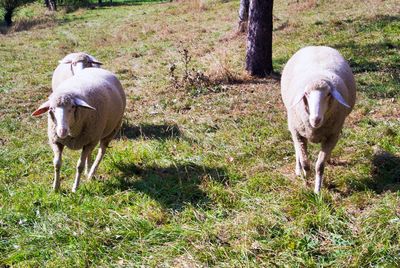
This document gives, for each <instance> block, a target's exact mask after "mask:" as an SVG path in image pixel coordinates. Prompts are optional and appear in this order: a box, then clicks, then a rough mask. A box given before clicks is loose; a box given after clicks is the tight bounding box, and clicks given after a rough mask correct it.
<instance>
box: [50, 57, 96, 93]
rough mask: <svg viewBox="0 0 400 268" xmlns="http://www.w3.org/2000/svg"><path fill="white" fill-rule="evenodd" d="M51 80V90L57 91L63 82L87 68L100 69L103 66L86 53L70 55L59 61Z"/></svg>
mask: <svg viewBox="0 0 400 268" xmlns="http://www.w3.org/2000/svg"><path fill="white" fill-rule="evenodd" d="M59 63H60V64H59V65H58V66H57V68H56V69H55V70H54V73H53V77H52V79H51V88H52V89H53V90H55V89H56V88H57V87H58V85H59V84H61V82H63V81H64V80H66V79H68V78H70V77H71V76H73V75H74V74H77V73H78V72H79V71H81V70H83V69H85V68H90V67H94V68H100V66H101V65H102V63H101V62H99V61H98V60H97V59H96V58H95V57H93V56H91V55H89V54H86V53H84V52H76V53H70V54H68V55H67V56H65V57H64V58H63V59H62V60H60V61H59Z"/></svg>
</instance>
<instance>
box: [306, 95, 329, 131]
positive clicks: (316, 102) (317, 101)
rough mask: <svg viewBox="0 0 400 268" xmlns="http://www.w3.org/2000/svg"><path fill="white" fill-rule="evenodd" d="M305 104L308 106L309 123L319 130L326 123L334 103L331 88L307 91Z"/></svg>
mask: <svg viewBox="0 0 400 268" xmlns="http://www.w3.org/2000/svg"><path fill="white" fill-rule="evenodd" d="M304 98H305V103H306V105H308V112H309V117H308V121H309V123H310V125H311V127H313V128H319V127H320V126H322V124H323V123H324V117H325V114H326V112H327V111H328V108H329V103H330V102H331V101H332V95H331V91H330V88H326V87H324V88H315V89H311V90H307V91H306V92H305V94H304Z"/></svg>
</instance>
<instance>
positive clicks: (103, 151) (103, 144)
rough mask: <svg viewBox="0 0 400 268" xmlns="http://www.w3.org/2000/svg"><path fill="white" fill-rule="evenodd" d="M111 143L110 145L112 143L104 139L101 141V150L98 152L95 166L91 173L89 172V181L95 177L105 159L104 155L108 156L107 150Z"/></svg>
mask: <svg viewBox="0 0 400 268" xmlns="http://www.w3.org/2000/svg"><path fill="white" fill-rule="evenodd" d="M109 143H110V141H104V139H103V140H101V141H100V147H99V150H98V152H97V156H96V159H95V160H94V162H93V165H92V167H91V168H90V171H89V174H88V179H89V180H91V179H92V177H93V175H94V173H95V172H96V170H97V168H98V166H99V164H100V162H101V160H102V159H103V157H104V155H105V154H106V150H107V147H108V144H109Z"/></svg>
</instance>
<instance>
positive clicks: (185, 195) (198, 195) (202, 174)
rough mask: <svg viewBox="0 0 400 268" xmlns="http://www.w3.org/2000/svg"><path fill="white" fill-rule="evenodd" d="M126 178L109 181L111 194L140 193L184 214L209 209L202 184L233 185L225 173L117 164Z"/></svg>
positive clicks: (188, 167) (188, 166)
mask: <svg viewBox="0 0 400 268" xmlns="http://www.w3.org/2000/svg"><path fill="white" fill-rule="evenodd" d="M116 168H117V169H118V170H119V171H121V172H122V175H121V176H119V177H117V178H116V179H114V180H110V181H105V185H104V187H105V188H106V189H107V192H108V193H109V192H115V191H139V192H142V193H144V194H146V195H148V196H149V197H151V198H152V199H154V200H156V201H157V202H159V203H160V204H161V205H162V206H163V207H165V208H168V209H173V210H176V211H181V210H182V209H184V207H185V206H187V205H188V204H190V205H193V206H196V207H207V204H209V203H210V199H209V197H208V196H207V194H206V193H205V192H204V191H203V190H202V189H201V184H202V183H204V182H205V183H206V182H207V181H210V180H213V181H218V182H220V183H225V182H227V181H229V177H228V176H227V173H226V171H225V170H223V169H219V168H208V167H202V166H198V165H195V164H192V163H190V164H185V165H177V166H169V167H159V166H154V167H141V166H140V165H138V164H133V163H121V164H117V165H116Z"/></svg>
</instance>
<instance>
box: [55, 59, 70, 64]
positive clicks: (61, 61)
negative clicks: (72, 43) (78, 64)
mask: <svg viewBox="0 0 400 268" xmlns="http://www.w3.org/2000/svg"><path fill="white" fill-rule="evenodd" d="M58 63H60V64H70V63H72V60H71V59H62V60H59V61H58Z"/></svg>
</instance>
